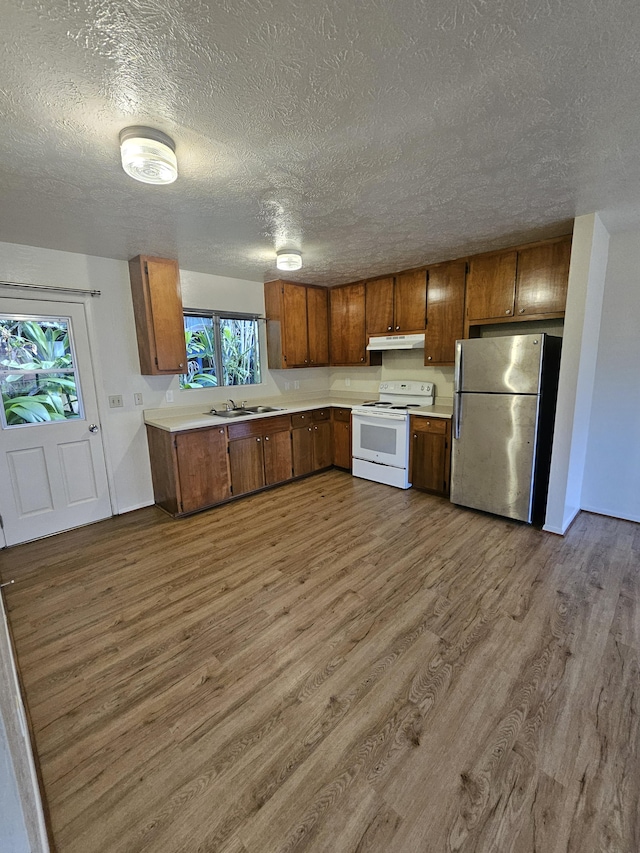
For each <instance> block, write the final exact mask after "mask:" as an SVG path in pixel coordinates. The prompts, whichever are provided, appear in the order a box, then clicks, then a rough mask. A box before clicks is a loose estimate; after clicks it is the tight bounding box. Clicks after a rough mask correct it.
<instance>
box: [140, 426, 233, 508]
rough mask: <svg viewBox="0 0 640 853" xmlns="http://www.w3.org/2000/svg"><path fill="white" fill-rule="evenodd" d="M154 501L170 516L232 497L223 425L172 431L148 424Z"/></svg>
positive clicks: (212, 504)
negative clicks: (177, 431) (178, 431)
mask: <svg viewBox="0 0 640 853" xmlns="http://www.w3.org/2000/svg"><path fill="white" fill-rule="evenodd" d="M147 438H148V442H149V455H150V458H151V475H152V479H153V493H154V498H155V502H156V503H157V504H158V506H161V507H162V508H163V509H165V510H166V511H167V512H169V513H171V515H182V514H183V513H188V512H195V511H196V510H199V509H205V507H209V506H214V505H215V504H218V503H222V502H223V501H225V500H228V498H229V497H230V496H231V490H230V482H229V469H228V464H227V438H226V434H225V430H224V428H223V427H212V428H211V429H199V430H190V431H188V432H181V433H170V432H167V431H166V430H161V429H157V428H156V427H152V426H147Z"/></svg>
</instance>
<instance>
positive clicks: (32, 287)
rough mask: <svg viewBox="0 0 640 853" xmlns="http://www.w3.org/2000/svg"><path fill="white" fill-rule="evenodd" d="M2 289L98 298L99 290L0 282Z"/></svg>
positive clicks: (21, 282)
mask: <svg viewBox="0 0 640 853" xmlns="http://www.w3.org/2000/svg"><path fill="white" fill-rule="evenodd" d="M0 285H2V286H3V287H26V288H27V289H28V290H55V291H56V292H57V293H80V294H82V295H83V296H87V295H88V296H100V291H99V290H79V289H78V288H77V287H56V286H55V285H48V284H25V283H24V282H23V281H0Z"/></svg>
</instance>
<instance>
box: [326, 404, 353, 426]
mask: <svg viewBox="0 0 640 853" xmlns="http://www.w3.org/2000/svg"><path fill="white" fill-rule="evenodd" d="M331 411H332V414H333V419H334V421H343V422H344V423H349V421H350V420H351V409H338V408H336V407H335V406H334V407H333V409H332V410H331Z"/></svg>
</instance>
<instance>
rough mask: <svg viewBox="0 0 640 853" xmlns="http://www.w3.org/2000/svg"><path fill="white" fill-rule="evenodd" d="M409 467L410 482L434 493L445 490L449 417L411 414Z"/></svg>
mask: <svg viewBox="0 0 640 853" xmlns="http://www.w3.org/2000/svg"><path fill="white" fill-rule="evenodd" d="M410 426H411V431H410V436H411V440H410V445H409V456H410V458H409V471H410V476H411V484H412V485H413V487H414V488H416V489H423V490H424V491H427V492H432V493H433V494H436V495H443V496H447V495H448V494H449V481H450V468H451V421H449V420H446V419H444V418H422V417H415V416H413V417H412V418H411V422H410Z"/></svg>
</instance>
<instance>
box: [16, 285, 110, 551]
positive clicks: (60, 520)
mask: <svg viewBox="0 0 640 853" xmlns="http://www.w3.org/2000/svg"><path fill="white" fill-rule="evenodd" d="M0 315H6V316H19V317H27V318H29V317H33V318H35V317H37V318H38V319H39V320H42V319H43V318H44V319H45V320H46V318H51V319H59V318H64V319H65V320H66V319H68V321H69V332H70V338H71V339H72V344H73V358H74V362H75V364H74V366H76V367H77V373H76V380H77V383H78V385H79V387H78V400H79V404H78V410H79V411H78V414H77V415H75V416H73V417H70V418H69V419H66V420H65V419H62V420H54V421H46V422H42V423H35V424H30V423H27V424H19V425H17V426H9V425H8V424H4V425H3V428H2V431H1V436H0V438H1V448H0V482H3V483H5V484H6V486H5V487H4V488H0V514H1V515H2V518H3V523H4V535H5V539H6V544H7V545H15V544H17V543H19V542H26V541H28V540H30V539H37V538H40V537H42V536H48V535H50V534H52V533H58V532H60V531H62V530H68V529H69V528H71V527H78V526H80V525H83V524H88V523H90V522H93V521H98V520H100V519H102V518H107V517H108V516H110V515H111V501H110V498H109V490H108V484H107V474H106V466H105V459H104V448H103V445H102V438H101V435H100V432H99V429H98V431H97V432H91V431H90V430H89V427H90V426H91V425H97V426H98V427H99V424H100V420H99V417H98V406H97V398H96V391H95V384H94V379H93V367H92V363H91V352H90V348H89V337H88V330H87V322H86V317H85V309H84V305H83V304H82V303H73V302H50V301H47V302H42V301H40V300H33V299H14V298H11V299H0ZM4 355H5V356H6V352H5V353H4ZM1 361H2V357H1V356H0V366H1ZM6 373H7V371H6V369H5V373H4V374H3V375H5V376H6ZM29 375H30V376H37V375H38V374H37V373H36V372H35V371H34V372H33V373H30V374H29ZM43 375H44V374H43ZM5 387H8V386H5ZM5 420H6V418H5Z"/></svg>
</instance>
